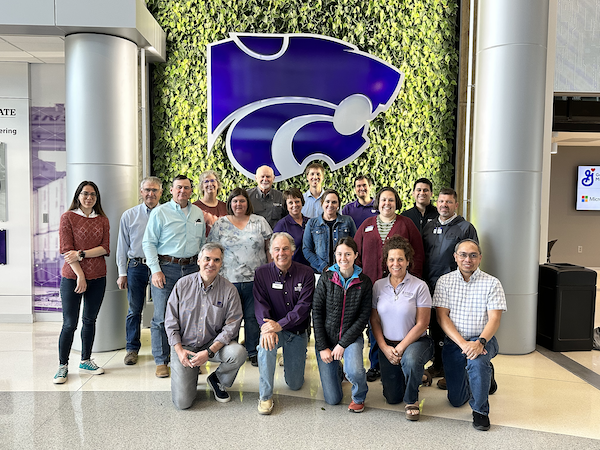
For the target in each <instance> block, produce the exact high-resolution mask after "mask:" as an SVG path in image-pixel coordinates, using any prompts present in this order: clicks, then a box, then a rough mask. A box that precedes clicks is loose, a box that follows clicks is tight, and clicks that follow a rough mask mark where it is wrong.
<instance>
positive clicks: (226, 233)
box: [208, 188, 273, 366]
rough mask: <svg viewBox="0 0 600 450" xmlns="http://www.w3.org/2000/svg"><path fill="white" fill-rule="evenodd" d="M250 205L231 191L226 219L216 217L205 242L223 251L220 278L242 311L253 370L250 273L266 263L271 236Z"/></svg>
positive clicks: (255, 331)
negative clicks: (231, 288)
mask: <svg viewBox="0 0 600 450" xmlns="http://www.w3.org/2000/svg"><path fill="white" fill-rule="evenodd" d="M252 212H253V209H252V203H250V199H249V197H248V194H247V193H246V190H245V189H243V188H235V189H234V190H233V191H231V193H230V194H229V198H228V199H227V213H228V214H227V215H226V216H224V217H220V218H219V219H218V220H217V221H216V222H215V224H214V225H213V226H212V228H211V230H210V234H209V235H208V242H218V243H219V244H221V245H222V246H223V247H224V248H225V254H224V255H223V267H222V269H221V275H222V276H224V277H225V278H227V279H228V280H229V281H230V282H232V283H233V285H234V286H235V287H236V289H237V290H238V292H239V294H240V299H241V300H242V308H243V310H244V334H245V346H246V350H247V351H248V356H249V357H250V362H251V363H252V365H253V366H258V362H257V359H256V355H257V353H258V352H257V350H256V347H257V346H258V338H259V335H260V328H259V325H258V322H256V317H255V316H254V296H253V295H252V288H253V287H254V270H255V269H256V268H257V267H258V266H262V265H263V264H266V263H267V262H268V260H270V258H271V257H270V255H269V252H268V245H269V239H270V238H271V235H272V234H273V231H272V230H271V227H270V226H269V223H268V222H267V221H266V219H265V218H264V217H261V216H258V215H256V214H252Z"/></svg>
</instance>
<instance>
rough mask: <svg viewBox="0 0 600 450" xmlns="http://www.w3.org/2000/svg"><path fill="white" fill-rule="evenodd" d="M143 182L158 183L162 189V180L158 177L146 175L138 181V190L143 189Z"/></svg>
mask: <svg viewBox="0 0 600 450" xmlns="http://www.w3.org/2000/svg"><path fill="white" fill-rule="evenodd" d="M144 183H153V184H158V187H159V188H160V189H161V190H162V188H163V187H162V181H160V178H158V177H146V178H144V179H143V180H142V181H141V182H140V190H141V189H144Z"/></svg>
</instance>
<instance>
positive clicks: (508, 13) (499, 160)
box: [471, 0, 549, 354]
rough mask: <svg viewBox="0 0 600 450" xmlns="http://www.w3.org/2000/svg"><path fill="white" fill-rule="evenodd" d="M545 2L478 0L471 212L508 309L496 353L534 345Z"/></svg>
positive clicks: (487, 266)
mask: <svg viewBox="0 0 600 450" xmlns="http://www.w3.org/2000/svg"><path fill="white" fill-rule="evenodd" d="M548 3H549V2H548V0H528V1H523V0H494V1H490V0H479V4H478V5H479V17H478V27H477V58H476V61H477V63H476V73H475V111H474V126H473V128H474V131H473V172H472V180H473V183H472V196H471V198H472V205H473V206H472V213H471V219H472V222H473V223H474V225H475V227H476V228H477V232H478V233H479V237H480V240H481V245H482V250H483V262H482V269H483V270H485V271H486V272H489V273H491V274H492V275H494V276H496V277H498V278H499V279H500V281H501V282H502V285H503V287H504V290H505V292H506V297H507V303H508V311H507V312H506V313H505V314H504V315H503V317H502V324H501V327H500V330H499V331H498V333H497V337H498V341H499V343H500V352H501V353H504V354H525V353H529V352H532V351H533V350H535V334H536V308H537V280H538V255H539V234H540V202H541V180H542V150H543V132H544V108H545V87H546V86H545V84H546V57H547V39H548Z"/></svg>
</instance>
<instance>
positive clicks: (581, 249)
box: [577, 245, 583, 253]
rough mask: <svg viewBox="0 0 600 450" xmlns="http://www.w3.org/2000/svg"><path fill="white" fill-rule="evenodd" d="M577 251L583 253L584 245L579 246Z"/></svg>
mask: <svg viewBox="0 0 600 450" xmlns="http://www.w3.org/2000/svg"><path fill="white" fill-rule="evenodd" d="M577 253H583V246H582V245H579V246H577Z"/></svg>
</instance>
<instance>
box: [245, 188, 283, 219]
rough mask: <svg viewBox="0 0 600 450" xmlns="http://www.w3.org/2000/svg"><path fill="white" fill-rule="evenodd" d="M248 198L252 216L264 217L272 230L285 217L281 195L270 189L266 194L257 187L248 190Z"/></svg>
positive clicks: (279, 192)
mask: <svg viewBox="0 0 600 450" xmlns="http://www.w3.org/2000/svg"><path fill="white" fill-rule="evenodd" d="M248 197H250V202H251V203H252V208H253V209H254V214H258V215H259V216H262V217H264V218H265V219H267V222H269V226H270V227H271V228H273V227H274V226H275V225H276V224H277V222H279V221H280V220H281V218H282V217H283V216H285V214H286V212H285V209H284V206H283V203H284V201H283V193H282V192H281V191H278V190H277V189H273V188H271V189H270V190H269V192H267V193H266V194H265V193H264V192H263V191H261V190H260V189H259V188H258V187H253V188H252V189H248Z"/></svg>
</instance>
